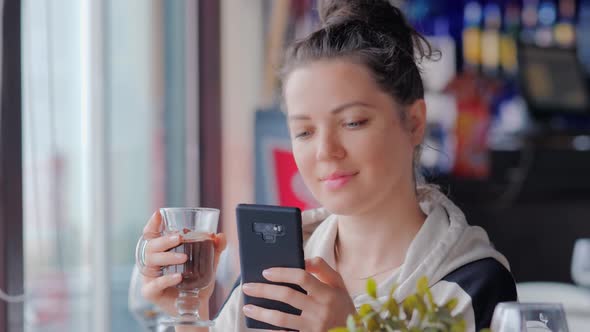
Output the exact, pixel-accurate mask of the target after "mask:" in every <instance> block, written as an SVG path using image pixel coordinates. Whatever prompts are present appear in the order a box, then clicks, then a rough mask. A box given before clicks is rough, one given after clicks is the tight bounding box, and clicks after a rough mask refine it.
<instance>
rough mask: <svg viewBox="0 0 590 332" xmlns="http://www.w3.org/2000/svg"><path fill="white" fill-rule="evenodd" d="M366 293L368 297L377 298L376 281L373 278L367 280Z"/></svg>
mask: <svg viewBox="0 0 590 332" xmlns="http://www.w3.org/2000/svg"><path fill="white" fill-rule="evenodd" d="M367 294H369V296H370V297H372V298H374V299H377V282H375V280H374V279H372V278H371V279H369V280H367Z"/></svg>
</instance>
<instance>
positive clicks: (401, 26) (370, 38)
mask: <svg viewBox="0 0 590 332" xmlns="http://www.w3.org/2000/svg"><path fill="white" fill-rule="evenodd" d="M318 7H319V8H318V10H319V14H320V19H321V22H322V24H323V25H322V27H321V28H320V29H318V30H316V31H315V32H313V33H312V34H310V35H309V36H307V37H306V38H304V39H301V40H297V41H295V42H294V43H293V44H292V45H291V46H290V47H289V49H288V50H287V53H286V55H285V61H284V64H283V68H282V72H281V76H282V78H283V81H284V80H285V79H286V78H287V76H288V75H289V73H290V72H291V71H292V70H293V69H295V68H297V67H298V66H300V65H302V64H305V63H308V62H311V61H314V60H321V59H331V58H350V59H352V60H354V61H357V62H360V63H361V64H364V65H366V66H367V67H368V68H369V69H370V70H371V72H372V74H373V77H374V78H375V80H376V82H377V83H378V84H379V86H380V87H381V89H383V91H385V92H386V93H388V94H390V95H391V96H392V97H393V98H394V100H395V101H396V102H397V103H399V104H401V105H409V104H412V103H413V102H414V101H416V100H417V99H422V98H424V86H423V84H422V78H421V77H420V70H419V68H418V64H419V62H420V61H421V60H422V59H423V58H431V57H433V51H432V48H431V46H430V44H429V43H428V42H427V41H426V39H425V38H424V37H423V36H422V35H421V34H420V33H418V32H417V31H416V30H415V29H414V28H412V26H410V24H408V22H407V21H406V19H405V17H404V15H403V13H402V12H401V11H400V9H398V8H397V7H395V6H393V5H391V4H390V3H389V1H387V0H320V1H319V4H318Z"/></svg>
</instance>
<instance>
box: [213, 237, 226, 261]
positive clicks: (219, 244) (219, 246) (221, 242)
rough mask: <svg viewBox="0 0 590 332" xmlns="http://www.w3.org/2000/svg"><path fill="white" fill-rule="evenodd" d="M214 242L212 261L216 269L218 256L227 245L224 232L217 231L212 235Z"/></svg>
mask: <svg viewBox="0 0 590 332" xmlns="http://www.w3.org/2000/svg"><path fill="white" fill-rule="evenodd" d="M214 243H215V259H214V262H213V269H214V270H217V264H218V263H219V256H221V253H222V252H223V251H224V250H225V248H226V247H227V238H226V237H225V234H223V233H219V234H216V235H215V236H214Z"/></svg>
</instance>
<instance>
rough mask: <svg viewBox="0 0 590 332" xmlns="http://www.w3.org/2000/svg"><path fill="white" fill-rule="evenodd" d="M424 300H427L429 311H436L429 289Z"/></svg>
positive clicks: (436, 307)
mask: <svg viewBox="0 0 590 332" xmlns="http://www.w3.org/2000/svg"><path fill="white" fill-rule="evenodd" d="M426 298H427V299H428V304H430V309H431V310H436V309H438V306H437V305H436V303H434V297H433V296H432V292H431V291H430V288H428V289H427V291H426Z"/></svg>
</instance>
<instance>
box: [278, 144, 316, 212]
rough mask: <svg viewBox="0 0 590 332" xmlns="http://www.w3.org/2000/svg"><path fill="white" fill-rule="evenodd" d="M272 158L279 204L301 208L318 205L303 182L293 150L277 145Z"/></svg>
mask: <svg viewBox="0 0 590 332" xmlns="http://www.w3.org/2000/svg"><path fill="white" fill-rule="evenodd" d="M272 159H273V167H274V169H275V172H274V174H275V179H274V183H275V189H276V190H277V198H278V204H279V205H282V206H295V207H298V208H300V209H301V210H308V209H311V208H314V207H317V206H318V203H317V202H316V200H315V199H314V198H313V197H312V196H311V194H310V193H309V191H308V189H307V187H306V186H305V184H304V183H303V179H302V178H301V174H299V171H298V170H297V165H296V164H295V160H294V159H293V154H292V153H291V151H289V150H286V149H281V148H277V147H275V148H273V149H272Z"/></svg>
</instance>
